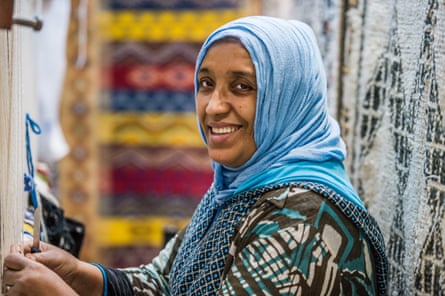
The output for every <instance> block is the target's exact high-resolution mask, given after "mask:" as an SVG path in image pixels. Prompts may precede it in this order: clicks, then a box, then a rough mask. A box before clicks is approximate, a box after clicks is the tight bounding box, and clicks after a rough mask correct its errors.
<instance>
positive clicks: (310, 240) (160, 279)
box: [5, 16, 388, 295]
mask: <svg viewBox="0 0 445 296" xmlns="http://www.w3.org/2000/svg"><path fill="white" fill-rule="evenodd" d="M194 83H195V94H196V106H197V107H196V109H197V121H198V124H199V128H200V133H201V136H202V139H203V141H204V143H205V144H206V146H207V150H208V152H209V155H210V158H211V159H212V167H213V169H214V177H213V178H214V179H213V183H212V185H211V187H210V188H209V189H208V191H207V193H206V194H205V195H204V197H203V199H202V200H201V202H200V204H199V205H198V207H197V209H196V211H195V213H194V214H193V217H192V219H191V220H190V222H189V224H188V225H187V227H186V228H185V229H183V230H181V231H180V232H179V233H178V234H176V235H175V237H174V238H172V239H171V240H170V241H169V243H168V244H167V245H166V246H165V248H164V249H163V250H162V251H161V253H160V254H159V256H158V257H156V258H155V259H154V260H153V261H152V262H151V263H148V264H145V265H141V266H140V267H133V268H132V267H128V268H122V269H113V268H105V267H103V266H100V265H98V264H94V265H92V264H87V263H85V262H81V261H79V260H77V259H76V258H74V257H73V256H70V255H69V254H66V253H64V252H63V251H61V250H59V249H57V248H55V247H52V246H49V245H45V244H42V253H35V254H29V253H28V252H29V248H28V247H27V248H25V252H27V255H26V256H28V257H31V258H32V259H34V260H29V259H28V258H25V257H23V256H22V255H19V254H11V255H9V256H8V257H7V258H6V259H5V266H6V267H7V268H8V270H7V272H6V273H5V279H6V280H7V281H6V282H7V283H8V284H10V285H14V289H16V291H17V292H21V293H22V294H21V295H32V294H33V293H32V291H33V289H36V286H39V287H41V286H44V287H45V289H46V290H45V289H40V290H45V291H52V289H50V287H52V286H54V285H57V287H56V288H58V289H61V288H63V287H64V286H63V285H62V284H61V283H60V281H56V280H55V279H54V273H53V272H52V271H50V269H52V270H54V272H55V273H57V274H58V276H59V277H60V278H62V279H63V280H64V281H65V283H66V287H65V288H66V291H71V290H69V289H71V288H72V289H73V290H74V291H76V292H77V293H78V294H81V295H82V294H85V295H100V293H103V295H217V294H218V295H221V294H222V295H229V294H230V295H265V294H266V295H283V294H284V295H386V275H387V268H388V266H387V259H386V255H385V245H384V241H383V237H382V235H381V233H380V230H379V226H378V225H377V223H376V222H375V220H374V219H373V218H372V217H371V216H370V215H369V213H368V212H367V210H366V208H365V206H364V204H363V202H362V201H361V199H360V197H359V196H358V195H357V193H356V191H355V190H354V188H353V187H352V185H351V183H350V181H349V178H348V176H347V174H346V172H345V169H344V166H343V161H344V158H345V153H346V151H345V145H344V143H343V140H342V139H341V137H340V129H339V126H338V124H337V122H336V121H335V120H334V119H333V118H331V117H330V116H329V114H328V110H327V102H326V77H325V73H324V66H323V63H322V60H321V56H320V53H319V51H318V48H317V43H316V41H315V38H314V35H313V33H312V30H311V29H310V28H309V27H308V26H307V25H305V24H304V23H301V22H298V21H289V20H282V19H277V18H271V17H263V16H254V17H246V18H241V19H238V20H235V21H233V22H230V23H228V24H226V25H224V26H222V27H220V28H219V29H217V30H216V31H215V32H213V33H212V34H211V35H210V36H209V37H208V39H207V40H206V41H205V43H204V44H203V46H202V48H201V50H200V53H199V55H198V58H197V61H196V69H195V78H194ZM38 262H39V263H38ZM40 263H41V264H40ZM44 265H45V266H46V267H48V268H46V267H45V266H44ZM36 270H38V271H39V272H38V273H36V272H35V271H36ZM19 279H27V280H26V281H25V280H22V281H20V280H19ZM44 279H47V280H44ZM18 282H19V283H18ZM69 286H71V288H70V287H69ZM17 287H20V290H19V288H17ZM11 290H12V289H11ZM67 293H68V292H67ZM49 294H50V293H48V294H47V295H49ZM41 295H45V294H41ZM65 295H70V294H65Z"/></svg>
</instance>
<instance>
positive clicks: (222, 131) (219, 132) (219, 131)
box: [210, 126, 240, 135]
mask: <svg viewBox="0 0 445 296" xmlns="http://www.w3.org/2000/svg"><path fill="white" fill-rule="evenodd" d="M239 129H240V128H239V127H233V126H231V127H211V128H210V131H211V132H212V134H216V135H222V134H230V133H234V132H236V131H237V130H239Z"/></svg>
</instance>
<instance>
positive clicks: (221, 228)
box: [107, 183, 387, 295]
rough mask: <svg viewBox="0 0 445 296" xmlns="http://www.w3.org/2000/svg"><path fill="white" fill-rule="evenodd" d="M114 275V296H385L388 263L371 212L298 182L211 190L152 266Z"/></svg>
mask: <svg viewBox="0 0 445 296" xmlns="http://www.w3.org/2000/svg"><path fill="white" fill-rule="evenodd" d="M107 274H108V278H109V280H108V290H109V295H132V294H131V293H133V295H385V294H386V274H387V261H386V257H385V252H384V243H383V238H382V235H381V233H380V231H379V229H378V226H377V224H376V223H375V221H374V220H373V219H372V217H371V216H370V215H369V214H368V213H367V212H366V211H364V210H362V209H359V208H358V207H356V206H354V205H353V204H351V203H348V202H347V201H345V200H343V199H342V197H341V196H339V195H338V194H336V193H335V192H332V191H330V190H329V189H327V188H325V187H323V186H321V185H318V184H312V183H299V184H281V185H276V186H270V187H264V188H261V189H258V190H255V191H250V192H247V193H244V194H241V195H239V196H237V197H235V198H232V199H230V200H228V201H227V202H226V203H225V204H224V205H223V206H219V207H218V206H217V205H216V204H214V202H213V199H212V194H211V192H209V193H208V194H207V195H206V197H205V198H204V199H203V200H202V202H201V204H200V205H199V207H198V209H197V211H196V212H195V215H194V216H193V217H192V219H191V221H190V224H189V226H188V227H187V229H185V231H183V232H181V233H179V234H178V235H177V236H176V237H175V238H174V239H172V241H170V242H169V244H167V246H166V248H165V249H164V250H163V251H162V252H161V253H160V255H159V256H158V257H157V258H155V259H154V260H153V262H152V263H150V264H147V265H142V266H140V267H139V268H127V269H119V270H116V269H107ZM125 278H126V279H125Z"/></svg>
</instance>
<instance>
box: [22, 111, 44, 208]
mask: <svg viewBox="0 0 445 296" xmlns="http://www.w3.org/2000/svg"><path fill="white" fill-rule="evenodd" d="M30 129H31V130H32V132H33V133H35V134H36V135H40V133H41V132H42V131H41V129H40V126H39V125H38V124H37V123H36V122H35V121H34V120H32V118H31V116H29V114H28V113H27V114H26V163H27V165H28V174H27V173H25V174H24V182H25V189H24V190H25V191H27V192H31V202H32V206H33V207H34V209H37V207H38V206H39V203H38V200H37V189H36V185H35V183H34V162H33V160H32V151H31V140H30V136H29V130H30Z"/></svg>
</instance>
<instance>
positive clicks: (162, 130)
mask: <svg viewBox="0 0 445 296" xmlns="http://www.w3.org/2000/svg"><path fill="white" fill-rule="evenodd" d="M98 125H99V127H98V138H99V141H100V143H101V144H108V145H111V144H124V145H128V146H135V145H136V146H137V145H146V146H154V147H159V146H172V147H204V144H203V142H202V139H201V136H200V133H199V131H198V125H197V123H196V117H195V115H194V114H192V113H191V114H174V113H164V114H162V113H159V114H138V113H128V114H101V115H99V118H98Z"/></svg>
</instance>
